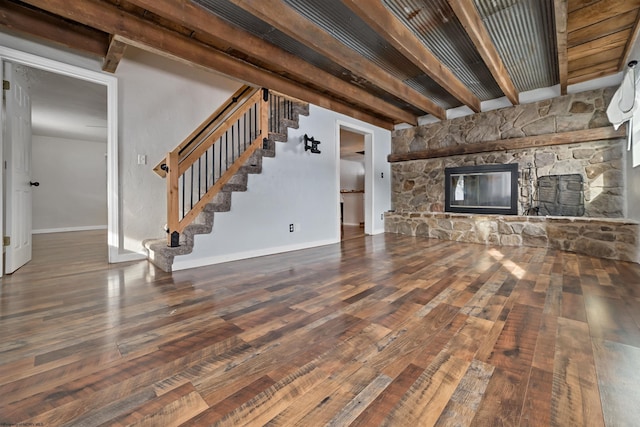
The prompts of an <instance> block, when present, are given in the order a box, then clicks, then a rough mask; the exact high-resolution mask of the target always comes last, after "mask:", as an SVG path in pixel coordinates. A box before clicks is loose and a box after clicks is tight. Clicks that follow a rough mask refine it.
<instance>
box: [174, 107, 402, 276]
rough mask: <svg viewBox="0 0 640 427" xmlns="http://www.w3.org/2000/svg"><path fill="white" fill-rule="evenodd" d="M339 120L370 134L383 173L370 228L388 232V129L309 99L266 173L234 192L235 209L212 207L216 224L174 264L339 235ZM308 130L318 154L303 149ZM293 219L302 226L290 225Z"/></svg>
mask: <svg viewBox="0 0 640 427" xmlns="http://www.w3.org/2000/svg"><path fill="white" fill-rule="evenodd" d="M338 122H339V123H340V124H344V123H352V124H353V125H354V126H358V127H359V128H361V129H367V130H368V131H370V132H371V133H372V134H373V141H372V145H373V148H372V149H371V150H369V151H371V155H372V156H373V157H372V158H371V159H369V160H370V161H371V165H372V166H373V170H375V171H376V173H377V174H378V176H380V172H383V173H384V179H383V178H378V179H372V181H371V185H372V187H371V188H370V189H368V190H367V191H371V193H372V196H375V197H374V203H373V206H374V209H375V210H374V212H372V213H371V216H372V217H373V222H372V228H373V230H375V232H376V233H380V232H383V231H384V222H383V221H382V220H380V214H382V213H383V212H384V211H386V210H388V209H389V205H390V187H389V176H390V174H389V164H388V163H387V161H386V156H387V155H388V154H389V152H390V148H391V133H390V132H389V131H387V130H384V129H380V128H377V127H375V126H372V125H369V124H366V123H364V122H361V121H358V120H355V119H351V118H349V117H347V116H344V115H342V114H338V113H334V112H332V111H329V110H326V109H324V108H320V107H317V106H313V105H312V106H311V107H310V112H309V116H308V117H304V116H301V118H300V127H299V128H298V129H290V130H289V141H288V142H286V143H277V147H276V157H275V158H272V159H271V158H265V159H263V169H262V173H261V174H257V175H249V184H248V191H246V192H234V193H233V195H232V202H231V211H230V212H226V213H216V214H215V218H214V223H213V232H212V233H211V234H208V235H198V236H196V238H195V248H194V251H193V253H191V254H190V255H185V256H180V257H176V259H175V261H174V265H173V267H174V269H175V270H180V269H183V268H189V267H195V266H200V265H207V264H212V263H217V262H224V261H229V260H233V259H243V258H248V257H252V256H259V255H266V254H271V253H278V252H284V251H289V250H296V249H302V248H308V247H313V246H319V245H325V244H330V243H336V242H339V241H340V223H339V221H340V218H339V192H338V190H339V187H340V182H339V180H340V167H339V162H338V153H337V147H338V146H337V141H336V136H337V135H338V134H339V132H337V128H338V126H339V123H338ZM305 133H306V134H307V135H310V136H313V137H314V138H315V139H316V140H320V141H321V144H320V146H319V148H320V150H321V152H322V153H321V154H311V153H310V152H309V151H307V152H305V151H304V143H303V142H302V137H303V135H304V134H305ZM365 161H367V159H366V158H365ZM289 224H296V226H297V227H296V228H297V230H298V231H295V232H293V233H290V232H289Z"/></svg>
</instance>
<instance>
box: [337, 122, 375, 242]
mask: <svg viewBox="0 0 640 427" xmlns="http://www.w3.org/2000/svg"><path fill="white" fill-rule="evenodd" d="M340 129H344V130H348V131H350V132H353V133H357V134H360V135H362V136H363V137H364V233H365V234H373V214H374V212H373V206H374V204H373V173H372V171H373V159H374V156H373V147H374V144H373V129H371V128H367V127H364V126H359V125H356V124H354V123H350V122H348V121H345V120H336V141H338V146H337V147H336V175H337V189H336V194H337V198H338V212H337V217H336V218H338V241H340V145H341V144H342V141H341V140H340Z"/></svg>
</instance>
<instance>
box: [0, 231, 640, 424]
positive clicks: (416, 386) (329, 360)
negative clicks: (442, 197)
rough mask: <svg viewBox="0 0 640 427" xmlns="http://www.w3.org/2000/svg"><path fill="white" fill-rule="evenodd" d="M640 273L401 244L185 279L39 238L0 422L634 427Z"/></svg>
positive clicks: (564, 257) (240, 266) (0, 388)
mask: <svg viewBox="0 0 640 427" xmlns="http://www.w3.org/2000/svg"><path fill="white" fill-rule="evenodd" d="M639 323H640V266H639V265H636V264H630V263H622V262H614V261H608V260H601V259H596V258H591V257H588V256H582V255H576V254H571V253H565V252H557V251H554V250H546V249H540V248H497V247H487V246H481V245H474V244H460V243H454V242H449V241H440V240H429V239H424V238H414V237H407V236H399V235H391V234H386V235H378V236H366V237H361V238H353V239H349V240H346V241H344V242H342V243H340V244H335V245H330V246H324V247H320V248H314V249H309V250H303V251H297V252H291V253H286V254H280V255H273V256H267V257H261V258H255V259H250V260H245V261H240V262H232V263H226V264H220V265H216V266H211V267H205V268H199V269H192V270H188V271H181V272H176V273H173V274H172V275H170V274H166V273H163V272H161V271H159V270H156V269H155V268H154V267H153V266H151V265H149V264H148V263H147V262H136V263H129V264H123V265H107V264H106V236H105V233H104V232H86V233H84V232H81V233H66V234H56V235H36V236H34V260H33V261H32V262H31V263H30V264H28V265H26V266H24V267H23V268H21V269H20V270H18V271H17V272H16V273H14V274H13V275H12V276H6V277H4V278H3V279H2V282H1V288H0V334H1V335H0V336H1V337H2V340H1V342H0V425H20V424H21V423H22V425H42V426H63V425H74V426H75V425H77V426H99V425H105V426H124V425H148V426H172V425H186V426H203V425H219V426H240V425H249V426H262V425H268V426H279V425H282V426H285V425H286V426H289V425H299V426H325V425H326V426H347V425H350V426H377V425H384V426H411V427H415V426H430V425H438V426H498V425H505V426H518V425H520V426H547V425H550V426H563V427H564V426H580V425H585V426H586V425H589V426H591V425H593V426H601V425H606V426H611V427H614V426H616V427H617V426H632V425H638V420H639V419H640V409H639V408H640V405H639V403H640V374H639V373H640V324H639Z"/></svg>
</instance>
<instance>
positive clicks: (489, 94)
mask: <svg viewBox="0 0 640 427" xmlns="http://www.w3.org/2000/svg"><path fill="white" fill-rule="evenodd" d="M383 3H384V4H385V6H386V7H387V8H388V9H389V10H390V11H391V12H392V13H393V14H394V15H395V16H396V17H397V18H398V19H399V20H400V21H401V22H402V23H403V24H404V25H405V26H407V27H408V28H409V29H410V30H411V31H412V32H413V33H414V34H416V36H417V37H418V38H419V39H420V40H421V41H422V43H423V44H424V45H425V46H426V47H427V48H428V49H429V50H430V51H431V52H432V53H433V54H434V55H435V56H436V58H438V59H439V60H440V61H441V62H442V63H443V64H444V65H445V66H447V67H448V68H449V69H450V70H451V71H452V72H453V73H454V74H455V75H456V76H457V77H458V78H459V79H460V81H462V82H463V83H464V84H465V85H466V86H467V87H468V88H469V89H470V90H471V91H472V92H473V93H474V94H475V95H476V96H477V97H478V98H479V99H480V100H483V101H484V100H487V99H494V98H499V97H501V96H503V93H502V90H501V89H500V87H499V86H498V84H497V83H496V82H495V80H494V79H493V76H492V75H491V72H490V71H489V69H488V68H487V66H486V65H485V64H484V62H483V60H482V57H481V56H480V54H479V53H478V52H477V50H476V49H475V46H474V45H473V42H472V41H471V39H470V38H469V36H468V35H467V33H466V32H465V30H464V28H463V27H462V25H461V24H460V21H459V20H458V18H457V17H456V16H455V14H454V12H453V10H452V9H451V6H449V4H448V3H447V1H446V0H383Z"/></svg>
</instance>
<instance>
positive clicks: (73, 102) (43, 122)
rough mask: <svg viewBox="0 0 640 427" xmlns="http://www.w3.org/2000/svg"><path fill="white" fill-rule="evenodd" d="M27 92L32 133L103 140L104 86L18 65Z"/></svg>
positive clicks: (105, 137)
mask: <svg viewBox="0 0 640 427" xmlns="http://www.w3.org/2000/svg"><path fill="white" fill-rule="evenodd" d="M18 68H19V72H20V71H22V72H24V73H25V74H26V78H27V81H28V83H29V89H30V91H31V105H32V117H31V121H32V128H33V134H34V135H41V136H51V137H56V138H65V139H77V140H84V141H95V142H106V141H107V88H106V86H103V85H100V84H97V83H92V82H87V81H84V80H80V79H75V78H72V77H68V76H64V75H61V74H56V73H52V72H49V71H43V70H40V69H36V68H29V67H23V66H19V67H18Z"/></svg>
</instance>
